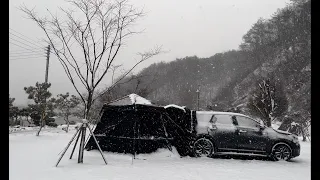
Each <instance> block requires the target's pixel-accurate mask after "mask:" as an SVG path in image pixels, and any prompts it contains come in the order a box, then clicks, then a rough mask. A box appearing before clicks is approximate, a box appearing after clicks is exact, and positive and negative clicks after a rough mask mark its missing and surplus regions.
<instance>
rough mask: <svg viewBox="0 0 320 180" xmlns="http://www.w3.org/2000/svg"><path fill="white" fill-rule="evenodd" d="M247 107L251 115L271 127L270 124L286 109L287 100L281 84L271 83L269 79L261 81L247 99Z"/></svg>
mask: <svg viewBox="0 0 320 180" xmlns="http://www.w3.org/2000/svg"><path fill="white" fill-rule="evenodd" d="M247 107H248V109H249V112H250V113H251V114H252V115H254V116H258V117H260V118H261V119H262V120H263V121H264V123H265V124H266V125H267V126H268V127H271V122H272V121H273V120H274V119H275V118H277V117H280V116H281V115H283V113H284V112H286V110H287V109H288V100H287V97H286V94H285V93H284V90H283V87H282V84H281V83H276V82H275V81H273V82H271V80H270V79H267V80H262V82H260V83H259V84H258V87H257V89H256V90H255V91H254V92H253V94H252V97H250V98H249V102H248V105H247Z"/></svg>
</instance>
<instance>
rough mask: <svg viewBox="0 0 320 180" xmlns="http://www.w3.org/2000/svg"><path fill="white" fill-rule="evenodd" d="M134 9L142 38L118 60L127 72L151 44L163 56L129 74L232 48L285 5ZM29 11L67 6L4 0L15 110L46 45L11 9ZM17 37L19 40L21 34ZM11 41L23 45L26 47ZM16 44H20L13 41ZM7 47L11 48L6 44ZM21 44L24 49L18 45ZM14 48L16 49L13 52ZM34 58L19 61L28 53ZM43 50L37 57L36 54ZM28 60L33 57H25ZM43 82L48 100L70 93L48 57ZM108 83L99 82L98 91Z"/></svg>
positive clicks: (40, 68) (153, 2)
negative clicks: (48, 86) (141, 14)
mask: <svg viewBox="0 0 320 180" xmlns="http://www.w3.org/2000/svg"><path fill="white" fill-rule="evenodd" d="M129 2H130V3H131V4H133V5H134V6H135V7H137V8H144V12H145V13H146V16H145V17H143V18H142V19H140V20H139V21H138V24H137V25H136V26H135V28H136V29H145V31H144V33H142V34H139V35H136V36H134V37H131V38H130V39H128V40H127V42H126V46H125V47H124V48H123V49H121V50H120V52H119V56H118V59H120V60H121V63H124V67H123V68H125V69H128V68H129V67H131V66H132V65H133V64H134V63H135V62H136V60H137V59H136V58H137V56H136V54H137V53H138V52H143V51H146V50H148V49H150V48H152V47H154V46H155V45H162V47H163V50H165V51H167V53H165V54H161V55H158V56H157V57H154V58H153V59H151V60H148V61H147V62H144V63H143V64H141V65H140V66H139V67H138V68H137V69H136V70H135V72H138V71H139V70H141V69H142V68H145V67H147V66H148V65H150V64H152V63H155V62H160V61H166V62H168V61H172V60H175V59H176V58H182V57H185V56H193V55H196V56H198V57H209V56H212V55H214V54H215V53H219V52H224V51H228V50H231V49H238V46H239V44H240V43H241V41H242V36H243V35H244V34H245V33H246V32H247V31H248V30H249V29H250V27H251V26H252V25H253V23H255V22H256V21H257V20H258V19H259V18H260V17H263V18H269V17H270V16H271V15H272V14H273V13H275V12H276V11H277V9H278V8H283V7H285V5H286V3H289V0H197V1H195V0H130V1H129ZM23 3H24V4H25V5H26V6H27V7H30V8H32V7H35V10H36V11H37V12H38V15H40V16H43V15H47V10H46V9H49V10H50V11H52V12H59V10H58V7H68V6H69V4H68V3H66V2H65V1H64V0H50V1H49V0H10V1H9V8H10V9H9V27H10V29H9V32H10V33H9V38H10V39H9V53H10V58H9V88H10V89H9V92H10V96H11V97H14V98H16V101H15V105H26V104H27V103H29V102H31V101H30V100H27V96H26V94H25V92H24V90H23V87H25V86H30V85H34V84H35V83H36V82H37V81H39V82H44V79H45V65H46V58H45V57H41V56H40V54H44V52H45V51H44V50H40V48H41V47H43V48H44V47H45V46H47V44H45V43H43V42H42V41H40V39H42V38H44V33H43V32H42V31H41V30H40V29H39V28H38V27H37V26H36V24H35V23H34V22H32V21H31V20H29V19H26V15H25V14H23V13H22V12H21V11H20V10H18V9H17V7H19V5H21V4H23ZM21 34H22V35H23V36H22V35H21ZM17 36H20V37H23V39H25V40H28V41H29V42H32V43H28V42H26V41H24V40H22V39H20V38H17ZM19 41H20V42H19ZM10 42H11V43H10ZM22 42H23V43H26V44H27V45H28V46H26V45H24V44H22ZM17 45H20V46H22V47H18V46H17ZM31 48H32V50H33V51H36V52H37V53H38V54H39V56H37V55H32V56H26V55H25V56H23V55H24V53H26V52H27V51H28V52H30V51H31V50H30V49H31ZM42 51H43V53H42ZM31 57H34V58H31ZM49 82H50V83H51V84H52V87H51V92H52V93H53V95H54V96H56V95H57V94H59V93H65V92H70V93H72V94H76V93H75V90H74V89H73V87H72V85H71V83H70V82H69V79H67V77H66V75H65V74H64V71H63V68H62V67H61V65H60V63H59V62H58V60H57V58H56V57H54V56H51V57H50V68H49ZM108 83H110V78H109V77H105V79H104V81H103V84H101V86H100V87H104V86H106V85H107V84H108Z"/></svg>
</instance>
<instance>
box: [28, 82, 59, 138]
mask: <svg viewBox="0 0 320 180" xmlns="http://www.w3.org/2000/svg"><path fill="white" fill-rule="evenodd" d="M50 86H51V84H50V83H38V82H37V83H36V85H35V86H29V87H24V91H25V92H26V93H27V94H28V99H32V100H33V101H34V104H29V105H28V106H29V107H30V108H31V109H32V111H33V113H32V115H31V117H32V119H33V121H34V123H35V124H36V125H40V129H39V131H38V132H37V136H39V134H40V131H41V129H42V127H43V126H44V125H45V123H46V122H48V123H49V122H50V121H49V117H50V116H53V115H54V112H53V109H54V102H55V99H54V98H50V97H51V95H52V94H51V93H50V91H49V88H50ZM49 98H50V99H49Z"/></svg>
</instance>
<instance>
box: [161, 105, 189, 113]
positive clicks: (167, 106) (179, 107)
mask: <svg viewBox="0 0 320 180" xmlns="http://www.w3.org/2000/svg"><path fill="white" fill-rule="evenodd" d="M169 107H174V108H178V109H181V110H183V111H184V112H186V110H185V109H184V108H183V107H181V106H178V105H175V104H169V105H166V106H164V108H165V109H167V108H169Z"/></svg>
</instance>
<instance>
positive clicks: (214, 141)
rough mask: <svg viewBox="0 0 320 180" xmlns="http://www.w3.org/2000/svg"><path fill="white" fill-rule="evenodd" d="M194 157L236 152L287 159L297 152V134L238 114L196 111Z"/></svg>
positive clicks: (298, 152)
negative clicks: (267, 125) (196, 123)
mask: <svg viewBox="0 0 320 180" xmlns="http://www.w3.org/2000/svg"><path fill="white" fill-rule="evenodd" d="M197 121H198V125H197V127H196V130H197V134H198V135H197V139H196V140H195V142H194V143H193V149H194V154H195V155H196V156H208V157H209V156H212V155H215V154H217V155H218V154H240V155H259V156H269V157H271V158H272V159H274V160H276V161H278V160H289V159H291V158H294V157H297V156H299V155H300V144H299V141H298V137H297V136H295V135H293V134H291V133H288V132H285V131H280V130H275V129H273V128H269V127H266V126H264V125H263V123H262V122H261V121H260V122H259V121H257V120H255V119H253V118H251V117H248V116H246V115H243V114H239V113H230V112H214V111H212V112H210V111H197Z"/></svg>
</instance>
